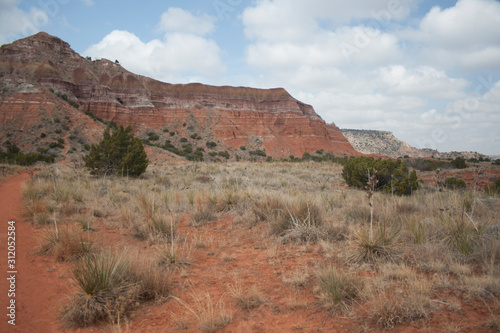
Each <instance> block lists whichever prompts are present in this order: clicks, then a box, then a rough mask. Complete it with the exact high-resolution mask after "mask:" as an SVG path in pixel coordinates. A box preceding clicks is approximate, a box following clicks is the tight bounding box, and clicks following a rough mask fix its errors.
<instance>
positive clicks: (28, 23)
mask: <svg viewBox="0 0 500 333" xmlns="http://www.w3.org/2000/svg"><path fill="white" fill-rule="evenodd" d="M20 2H21V1H20V0H1V1H0V45H1V44H5V43H8V42H11V41H12V40H15V39H18V38H21V37H26V36H29V35H32V34H35V33H37V32H39V31H40V30H41V29H43V27H45V26H46V25H47V24H48V23H49V16H48V15H47V13H46V12H45V11H43V10H41V9H39V8H36V7H31V8H30V10H29V11H28V12H26V11H23V10H21V9H20V8H19V7H18V6H19V4H20Z"/></svg>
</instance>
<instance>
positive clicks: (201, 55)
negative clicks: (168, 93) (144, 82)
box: [84, 8, 226, 83]
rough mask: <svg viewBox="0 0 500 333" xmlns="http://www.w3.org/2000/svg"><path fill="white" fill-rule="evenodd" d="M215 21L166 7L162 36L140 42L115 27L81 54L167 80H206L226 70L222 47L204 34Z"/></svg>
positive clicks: (209, 31) (218, 75) (205, 16)
mask: <svg viewBox="0 0 500 333" xmlns="http://www.w3.org/2000/svg"><path fill="white" fill-rule="evenodd" d="M214 23H215V19H214V18H212V17H210V16H207V15H201V16H194V15H193V14H191V13H190V12H188V11H186V10H184V9H180V8H169V9H168V10H167V11H166V12H165V13H163V14H162V15H161V18H160V22H159V24H158V30H159V31H162V32H164V33H165V34H164V37H163V39H153V40H150V41H142V40H141V39H140V38H139V37H137V36H136V35H135V34H133V33H131V32H128V31H121V30H114V31H112V32H111V33H109V34H108V35H107V36H105V37H104V38H103V39H102V40H101V41H100V42H99V43H97V44H94V45H92V46H91V47H89V48H88V49H87V50H86V51H85V52H84V54H85V55H89V56H91V57H93V58H107V59H111V60H114V59H117V60H119V61H120V63H121V64H122V65H123V66H124V67H125V68H127V69H128V70H130V71H132V72H135V73H138V74H142V75H147V76H150V77H154V78H156V79H159V80H162V81H166V82H172V83H186V82H193V81H198V82H200V81H201V82H204V83H207V82H210V81H212V79H213V78H216V77H220V76H221V75H223V74H224V73H225V71H226V67H225V65H224V64H223V62H222V60H221V54H222V50H221V49H220V48H219V46H218V45H217V43H216V42H215V41H214V40H212V39H209V38H207V37H205V35H207V34H209V33H211V32H212V31H213V30H214V29H215V24H214Z"/></svg>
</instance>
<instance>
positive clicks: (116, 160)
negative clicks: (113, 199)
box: [83, 126, 149, 176]
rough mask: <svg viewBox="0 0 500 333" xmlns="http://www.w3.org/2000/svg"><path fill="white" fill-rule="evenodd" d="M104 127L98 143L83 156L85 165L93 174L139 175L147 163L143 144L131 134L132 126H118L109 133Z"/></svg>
mask: <svg viewBox="0 0 500 333" xmlns="http://www.w3.org/2000/svg"><path fill="white" fill-rule="evenodd" d="M110 130H111V129H110V128H109V127H108V128H106V129H105V130H104V133H103V139H102V140H101V142H99V144H97V145H92V147H91V148H90V152H89V153H88V155H86V156H84V158H83V160H84V162H85V166H86V167H87V168H89V169H90V173H91V174H93V175H106V174H120V175H129V176H139V175H141V174H142V173H144V172H145V171H146V168H147V166H148V164H149V160H148V159H147V155H146V152H145V151H144V146H143V144H142V141H141V140H140V139H139V138H136V137H134V135H133V134H132V127H130V126H128V127H127V128H123V126H119V127H118V128H115V129H114V130H113V132H112V133H110Z"/></svg>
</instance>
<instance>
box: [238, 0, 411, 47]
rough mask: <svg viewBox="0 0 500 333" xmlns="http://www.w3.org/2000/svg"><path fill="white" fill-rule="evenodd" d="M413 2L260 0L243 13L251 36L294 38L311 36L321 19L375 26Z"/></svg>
mask: <svg viewBox="0 0 500 333" xmlns="http://www.w3.org/2000/svg"><path fill="white" fill-rule="evenodd" d="M412 6H414V3H413V2H412V1H409V0H390V1H387V0H358V1H343V0H260V1H258V2H257V5H256V6H254V7H248V8H247V9H245V11H244V12H243V14H242V21H243V23H244V25H245V33H246V34H247V36H248V37H249V38H251V39H259V40H267V41H270V40H271V41H277V40H280V41H291V40H294V41H297V40H304V39H307V38H309V37H310V34H311V33H314V32H315V31H317V30H318V27H319V26H320V21H323V22H326V24H327V25H329V26H330V27H332V28H334V27H338V26H339V25H340V24H346V23H350V22H351V21H352V20H370V21H373V25H374V26H375V27H377V26H378V27H379V28H380V27H383V26H385V25H387V24H388V22H390V21H394V20H400V19H403V18H405V17H406V16H407V15H408V14H409V12H410V8H412Z"/></svg>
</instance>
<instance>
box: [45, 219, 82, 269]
mask: <svg viewBox="0 0 500 333" xmlns="http://www.w3.org/2000/svg"><path fill="white" fill-rule="evenodd" d="M91 250H92V242H91V241H90V240H88V239H85V235H84V233H83V232H82V231H81V230H78V229H77V228H74V227H72V226H62V227H60V228H59V229H49V230H47V232H46V233H45V237H44V239H43V240H42V243H41V245H40V247H39V249H38V251H37V253H38V254H42V255H51V256H53V257H54V258H55V259H56V260H58V261H67V260H73V259H77V258H79V257H82V256H84V255H87V254H89V253H90V252H91Z"/></svg>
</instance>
